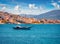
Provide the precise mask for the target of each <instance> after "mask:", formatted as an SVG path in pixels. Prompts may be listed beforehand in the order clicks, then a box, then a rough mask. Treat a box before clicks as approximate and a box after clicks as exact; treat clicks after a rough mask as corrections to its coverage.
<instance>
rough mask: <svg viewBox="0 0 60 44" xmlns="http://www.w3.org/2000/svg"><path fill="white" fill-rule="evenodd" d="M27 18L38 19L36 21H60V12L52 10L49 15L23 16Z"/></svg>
mask: <svg viewBox="0 0 60 44" xmlns="http://www.w3.org/2000/svg"><path fill="white" fill-rule="evenodd" d="M22 16H25V17H29V18H36V19H43V18H44V19H58V20H60V10H52V11H49V12H47V13H43V14H40V15H26V14H25V15H22Z"/></svg>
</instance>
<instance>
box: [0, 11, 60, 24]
mask: <svg viewBox="0 0 60 44" xmlns="http://www.w3.org/2000/svg"><path fill="white" fill-rule="evenodd" d="M2 23H12V24H20V23H30V24H31V23H46V24H47V23H60V20H51V19H49V20H47V19H40V20H36V19H35V18H26V17H21V16H19V15H15V14H11V13H7V12H1V11H0V24H2Z"/></svg>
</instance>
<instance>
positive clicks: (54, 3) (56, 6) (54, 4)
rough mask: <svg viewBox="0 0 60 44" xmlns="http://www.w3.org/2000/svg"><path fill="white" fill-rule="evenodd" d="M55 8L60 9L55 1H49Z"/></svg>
mask: <svg viewBox="0 0 60 44" xmlns="http://www.w3.org/2000/svg"><path fill="white" fill-rule="evenodd" d="M51 4H52V5H53V6H54V7H55V8H56V9H60V5H59V4H58V3H56V2H52V3H51Z"/></svg>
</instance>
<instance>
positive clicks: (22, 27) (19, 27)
mask: <svg viewBox="0 0 60 44" xmlns="http://www.w3.org/2000/svg"><path fill="white" fill-rule="evenodd" d="M30 28H31V27H28V26H15V27H13V29H15V30H30Z"/></svg>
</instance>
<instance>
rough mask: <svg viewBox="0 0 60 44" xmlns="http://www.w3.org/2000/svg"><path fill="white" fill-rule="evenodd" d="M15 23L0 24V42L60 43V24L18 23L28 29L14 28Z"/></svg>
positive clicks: (7, 43)
mask: <svg viewBox="0 0 60 44" xmlns="http://www.w3.org/2000/svg"><path fill="white" fill-rule="evenodd" d="M16 25H17V24H0V44H60V24H18V25H19V26H31V28H30V30H23V29H20V30H15V29H14V28H13V27H15V26H16Z"/></svg>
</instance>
